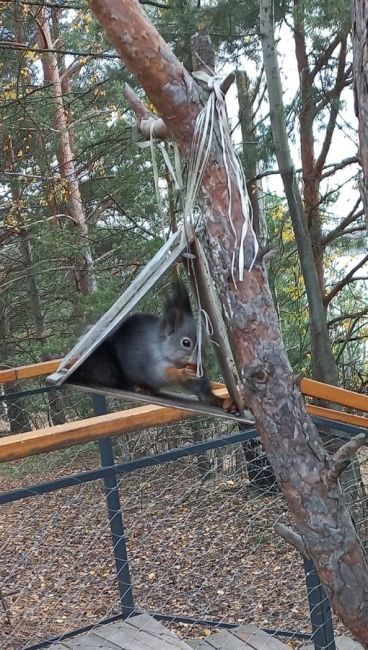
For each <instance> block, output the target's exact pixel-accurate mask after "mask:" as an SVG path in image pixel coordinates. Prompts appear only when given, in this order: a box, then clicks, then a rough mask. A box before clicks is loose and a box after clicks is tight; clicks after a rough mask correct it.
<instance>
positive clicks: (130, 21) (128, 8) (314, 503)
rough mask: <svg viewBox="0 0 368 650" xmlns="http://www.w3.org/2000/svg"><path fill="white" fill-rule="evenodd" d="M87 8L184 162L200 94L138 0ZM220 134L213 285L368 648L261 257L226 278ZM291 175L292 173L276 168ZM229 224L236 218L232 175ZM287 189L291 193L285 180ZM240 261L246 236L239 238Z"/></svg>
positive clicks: (314, 553) (295, 498) (212, 178)
mask: <svg viewBox="0 0 368 650" xmlns="http://www.w3.org/2000/svg"><path fill="white" fill-rule="evenodd" d="M90 5H91V8H92V10H93V11H94V13H95V14H96V16H97V18H98V19H99V20H100V22H101V23H102V25H103V27H104V29H105V32H106V34H107V36H108V38H109V39H110V41H112V43H113V44H114V46H115V47H116V49H117V51H118V52H119V54H120V56H121V57H122V59H123V60H124V62H125V64H126V65H127V67H128V68H129V69H130V70H131V72H132V73H133V74H134V75H135V76H136V77H137V79H138V80H139V82H140V83H141V85H142V86H143V88H144V89H145V91H146V93H147V95H148V96H149V97H150V99H151V101H152V102H153V103H154V105H155V106H156V108H157V110H158V111H159V113H160V114H161V117H162V118H163V120H164V121H165V123H166V125H167V127H168V129H169V131H170V134H171V136H172V137H173V138H174V139H175V140H176V141H177V142H178V145H179V147H180V148H181V151H182V153H183V155H184V156H185V157H186V158H188V156H189V152H190V146H191V141H192V137H193V131H194V123H195V119H196V116H197V115H198V112H199V111H200V109H201V101H200V96H201V90H200V88H199V87H198V85H197V84H196V82H194V81H193V79H192V78H191V76H190V75H189V73H188V72H187V71H186V70H185V69H184V67H183V66H182V64H181V63H180V62H179V61H178V60H177V59H176V57H175V56H174V54H173V53H172V51H171V50H170V49H169V48H168V46H167V45H166V43H165V42H164V40H163V39H162V38H161V36H160V35H159V34H158V33H157V31H156V30H155V29H154V28H153V26H152V25H151V24H150V23H149V21H148V18H147V16H146V14H145V13H144V11H143V9H142V8H141V7H140V6H139V3H138V2H137V0H90ZM219 142H220V139H219V138H214V142H213V150H212V152H211V157H210V160H209V162H208V166H207V169H206V172H205V175H204V178H203V187H202V189H203V195H204V219H205V223H206V237H207V246H208V254H209V262H210V264H211V267H212V270H213V273H214V277H216V280H217V281H218V288H219V291H220V295H221V299H222V303H223V305H224V312H225V317H226V320H227V324H228V327H229V331H230V333H231V337H232V342H233V348H234V353H235V355H236V358H237V362H238V365H239V368H240V370H241V376H242V382H243V391H244V397H245V400H246V402H247V403H248V404H249V406H250V408H251V409H252V411H253V414H254V416H255V419H256V423H257V429H258V431H259V433H260V435H261V438H262V443H263V445H264V448H265V449H266V452H267V455H268V457H269V459H270V461H271V464H272V466H273V469H274V471H275V474H276V476H277V478H278V481H279V484H280V485H281V488H282V491H283V493H284V495H285V497H286V500H287V502H288V504H289V507H290V509H291V510H292V512H293V514H294V518H295V521H296V525H297V527H298V533H299V534H300V536H301V537H302V540H303V543H304V546H305V547H306V549H307V552H308V554H309V556H310V557H311V558H312V559H313V561H314V563H315V566H316V569H317V571H318V574H319V576H320V578H321V581H322V582H323V585H324V587H325V589H326V591H327V593H328V595H329V596H330V599H331V602H332V605H333V607H334V609H335V611H336V612H337V614H338V615H339V616H340V617H341V619H342V620H343V621H344V622H345V624H346V625H347V627H349V628H350V629H351V631H352V632H353V634H354V635H355V636H356V637H357V639H359V640H360V641H361V642H362V643H363V644H364V645H365V647H368V572H367V566H366V563H365V558H364V554H363V552H362V549H361V546H360V544H359V542H358V539H357V535H356V531H355V528H354V525H353V523H352V520H351V517H350V514H349V512H348V510H347V508H346V507H345V505H344V501H343V498H342V494H341V488H340V485H339V483H338V481H336V480H332V481H328V480H327V476H328V472H329V469H330V468H331V459H330V458H329V456H328V455H327V454H326V452H325V451H324V449H323V447H322V445H321V442H320V440H319V437H318V434H317V432H316V429H315V427H314V426H313V424H312V423H311V421H310V419H309V418H308V416H307V415H306V412H305V408H304V403H303V399H302V397H301V394H300V392H299V390H298V388H297V386H296V383H295V381H294V378H293V375H292V370H291V367H290V364H289V361H288V359H287V355H286V353H285V350H284V348H283V345H282V340H281V334H280V331H279V327H278V322H277V317H276V313H275V309H274V306H273V302H272V297H271V294H270V290H269V287H268V282H267V276H266V271H265V269H264V267H263V265H262V263H261V261H260V260H258V261H257V263H256V265H255V267H254V269H253V270H252V272H246V274H245V280H244V281H243V282H241V283H239V284H238V287H237V290H236V289H235V287H234V285H233V282H232V279H231V273H230V269H231V259H232V253H233V247H234V236H233V233H232V230H231V227H230V224H229V220H228V219H227V217H226V214H227V205H226V203H227V176H226V173H225V169H224V167H223V164H222V156H221V151H220V149H219ZM283 172H284V174H285V173H286V174H290V169H286V170H285V168H284V169H283ZM231 182H232V192H233V205H232V207H233V223H234V225H235V228H236V229H237V232H238V233H239V234H240V231H241V227H242V223H243V219H242V214H241V206H240V200H239V196H238V192H237V189H236V185H235V182H234V179H233V178H231ZM290 182H291V188H292V189H293V183H292V177H291V181H290ZM244 252H245V264H246V266H248V265H249V264H250V261H251V259H252V256H253V241H252V238H251V237H247V238H246V241H245V251H244Z"/></svg>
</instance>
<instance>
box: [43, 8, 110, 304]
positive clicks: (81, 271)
mask: <svg viewBox="0 0 368 650" xmlns="http://www.w3.org/2000/svg"><path fill="white" fill-rule="evenodd" d="M37 28H38V29H37V39H38V44H39V47H42V48H43V49H45V48H49V51H48V52H46V53H45V54H42V55H41V58H42V66H43V72H44V82H45V85H50V87H51V94H52V99H53V104H54V109H55V117H54V123H55V129H56V131H57V133H58V137H59V147H58V151H57V159H58V163H59V171H60V175H61V177H62V178H63V180H64V183H65V187H66V189H67V196H68V204H69V211H70V216H71V218H72V220H73V222H74V225H75V227H76V228H77V229H78V237H79V245H80V250H81V255H79V256H77V259H76V261H75V276H76V280H77V285H78V289H79V290H80V292H81V293H82V294H84V295H88V294H89V293H92V292H93V291H95V290H96V288H97V284H96V276H95V271H94V266H93V259H92V253H91V249H90V245H89V234H88V226H87V220H86V215H85V212H84V207H83V203H82V197H81V193H80V189H79V182H78V178H77V174H76V171H75V165H74V156H73V152H72V147H71V142H70V134H69V129H68V121H67V118H66V114H65V108H64V101H63V89H62V83H61V78H60V72H59V66H58V60H57V57H56V54H55V53H54V52H52V51H51V50H52V40H51V34H50V27H49V23H48V17H47V10H46V9H45V8H44V7H43V8H41V9H40V10H39V11H38V12H37Z"/></svg>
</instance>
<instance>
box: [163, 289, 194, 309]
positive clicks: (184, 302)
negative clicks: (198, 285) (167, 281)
mask: <svg viewBox="0 0 368 650" xmlns="http://www.w3.org/2000/svg"><path fill="white" fill-rule="evenodd" d="M172 307H174V308H176V309H178V310H179V311H181V312H183V313H186V314H189V315H190V316H192V315H193V314H192V308H191V306H190V300H189V293H188V291H187V288H186V286H185V284H184V283H183V282H182V281H181V280H176V281H175V282H174V283H173V285H172V291H171V296H170V297H169V298H168V300H167V302H166V306H165V312H166V311H168V310H169V309H170V308H172Z"/></svg>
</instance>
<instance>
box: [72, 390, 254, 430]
mask: <svg viewBox="0 0 368 650" xmlns="http://www.w3.org/2000/svg"><path fill="white" fill-rule="evenodd" d="M67 383H68V385H69V386H71V387H72V388H75V389H76V390H77V389H78V388H79V389H80V390H82V391H84V392H87V393H91V392H93V393H100V394H102V395H107V396H108V395H111V396H112V397H115V398H117V399H123V400H128V401H129V400H130V401H132V402H144V403H147V402H149V403H150V404H159V406H168V407H169V408H175V409H176V408H177V409H182V410H183V411H191V412H192V413H193V414H196V413H200V414H201V415H209V416H211V417H216V418H223V419H225V420H232V421H235V422H238V423H241V422H243V423H245V424H250V425H254V420H253V418H252V414H251V412H250V411H244V412H243V415H234V414H233V413H229V412H228V411H225V410H224V409H222V408H221V407H219V406H211V405H209V404H203V403H202V402H199V401H198V399H196V397H195V396H194V395H193V396H186V395H183V394H182V393H172V392H171V393H169V392H167V391H162V392H160V393H158V394H157V395H149V396H148V395H145V394H144V393H135V392H132V391H127V390H120V389H118V388H106V386H94V385H93V386H81V385H79V384H72V383H69V382H67ZM213 392H214V393H215V395H217V396H218V397H223V398H226V397H228V395H229V394H228V391H227V389H226V388H225V387H222V388H220V389H214V391H213Z"/></svg>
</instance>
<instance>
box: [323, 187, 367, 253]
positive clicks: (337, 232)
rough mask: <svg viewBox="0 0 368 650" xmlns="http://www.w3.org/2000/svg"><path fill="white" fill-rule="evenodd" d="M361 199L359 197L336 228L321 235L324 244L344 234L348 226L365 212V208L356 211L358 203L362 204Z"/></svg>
mask: <svg viewBox="0 0 368 650" xmlns="http://www.w3.org/2000/svg"><path fill="white" fill-rule="evenodd" d="M360 201H361V199H360V197H359V198H358V200H357V201H356V202H355V204H354V206H353V208H352V210H350V212H349V214H348V215H347V216H346V217H345V218H344V219H343V220H342V221H340V223H339V225H338V226H336V228H334V229H333V230H331V231H330V232H329V233H327V235H325V236H323V237H321V244H322V246H327V244H329V243H330V242H332V241H333V240H334V239H336V238H337V237H339V235H342V234H343V232H344V230H345V228H346V227H347V226H349V225H350V224H351V223H353V222H354V221H355V220H356V219H358V218H359V217H360V216H361V215H362V214H364V212H363V210H359V212H355V210H356V209H357V207H358V205H359V204H360Z"/></svg>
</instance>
